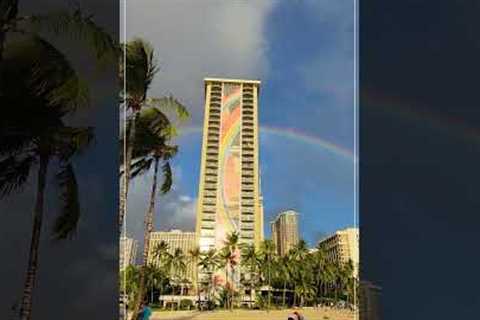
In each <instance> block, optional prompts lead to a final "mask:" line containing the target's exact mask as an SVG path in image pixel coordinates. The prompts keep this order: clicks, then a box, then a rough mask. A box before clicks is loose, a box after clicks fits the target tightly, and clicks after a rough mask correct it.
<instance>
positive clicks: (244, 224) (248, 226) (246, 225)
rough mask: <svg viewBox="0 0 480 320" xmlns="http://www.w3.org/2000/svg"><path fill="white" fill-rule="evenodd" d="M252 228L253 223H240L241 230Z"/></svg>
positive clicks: (251, 229)
mask: <svg viewBox="0 0 480 320" xmlns="http://www.w3.org/2000/svg"><path fill="white" fill-rule="evenodd" d="M253 229H254V227H253V223H249V224H246V223H242V225H241V230H242V231H253Z"/></svg>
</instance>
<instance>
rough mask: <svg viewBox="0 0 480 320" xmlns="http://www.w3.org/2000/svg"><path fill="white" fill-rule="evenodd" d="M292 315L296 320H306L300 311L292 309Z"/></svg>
mask: <svg viewBox="0 0 480 320" xmlns="http://www.w3.org/2000/svg"><path fill="white" fill-rule="evenodd" d="M293 315H295V316H296V317H297V319H298V320H307V319H305V317H304V316H303V314H301V312H300V310H299V309H298V308H296V307H295V308H294V311H293Z"/></svg>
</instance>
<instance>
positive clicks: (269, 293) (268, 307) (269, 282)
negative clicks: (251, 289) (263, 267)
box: [267, 262, 272, 312]
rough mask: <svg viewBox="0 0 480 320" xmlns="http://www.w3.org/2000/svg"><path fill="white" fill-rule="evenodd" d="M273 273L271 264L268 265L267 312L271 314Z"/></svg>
mask: <svg viewBox="0 0 480 320" xmlns="http://www.w3.org/2000/svg"><path fill="white" fill-rule="evenodd" d="M270 273H271V271H270V262H269V263H268V306H267V312H270V303H271V297H272V295H271V291H272V285H271V274H270Z"/></svg>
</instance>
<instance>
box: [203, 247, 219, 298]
mask: <svg viewBox="0 0 480 320" xmlns="http://www.w3.org/2000/svg"><path fill="white" fill-rule="evenodd" d="M220 265H221V261H220V258H219V256H218V255H217V252H216V250H215V249H210V250H208V251H207V252H206V253H204V254H202V256H201V257H200V261H199V262H198V266H199V267H200V269H202V271H203V272H204V273H205V274H206V275H207V276H208V281H207V299H208V301H209V302H210V301H211V296H210V294H211V290H212V288H213V274H214V273H215V271H216V270H217V269H218V268H219V267H220Z"/></svg>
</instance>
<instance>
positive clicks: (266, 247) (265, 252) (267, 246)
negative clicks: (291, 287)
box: [260, 240, 276, 311]
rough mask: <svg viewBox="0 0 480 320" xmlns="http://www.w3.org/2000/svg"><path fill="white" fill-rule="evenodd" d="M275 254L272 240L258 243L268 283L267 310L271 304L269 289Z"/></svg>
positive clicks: (270, 287) (270, 288)
mask: <svg viewBox="0 0 480 320" xmlns="http://www.w3.org/2000/svg"><path fill="white" fill-rule="evenodd" d="M275 254H276V250H275V244H274V243H273V241H272V240H263V241H262V243H261V244H260V255H261V260H262V263H263V265H264V266H265V268H266V269H267V272H266V273H267V274H266V278H267V284H268V305H267V311H269V310H270V305H271V300H272V295H271V290H272V266H273V261H274V256H275Z"/></svg>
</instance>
